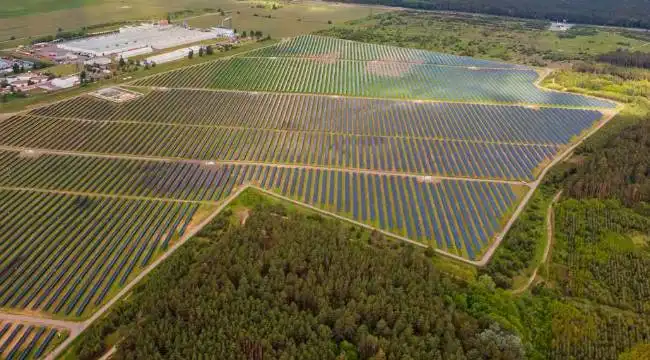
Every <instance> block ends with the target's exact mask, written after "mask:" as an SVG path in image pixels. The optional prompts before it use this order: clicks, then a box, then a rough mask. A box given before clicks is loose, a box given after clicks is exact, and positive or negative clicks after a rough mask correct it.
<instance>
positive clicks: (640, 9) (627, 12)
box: [330, 0, 650, 28]
mask: <svg viewBox="0 0 650 360" xmlns="http://www.w3.org/2000/svg"><path fill="white" fill-rule="evenodd" d="M330 1H331V0H330ZM343 2H347V3H362V4H368V3H369V4H380V5H388V6H400V7H406V8H413V9H423V10H450V11H462V12H471V13H484V14H492V15H502V16H513V17H522V18H531V19H548V20H551V19H552V20H568V21H569V22H574V23H581V24H597V25H616V26H623V27H640V28H650V17H648V16H647V14H648V13H650V3H648V2H647V1H645V0H630V1H627V2H626V3H625V4H620V3H618V2H616V1H614V0H592V1H563V0H549V1H538V0H345V1H343Z"/></svg>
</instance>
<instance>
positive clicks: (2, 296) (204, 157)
mask: <svg viewBox="0 0 650 360" xmlns="http://www.w3.org/2000/svg"><path fill="white" fill-rule="evenodd" d="M539 76H540V75H539V73H538V71H537V70H536V69H532V68H528V67H524V66H519V65H512V64H504V63H498V62H491V61H485V60H476V59H472V58H465V57H458V56H452V55H445V54H437V53H431V52H425V51H419V50H408V49H400V48H395V47H389V46H379V45H369V44H362V43H355V42H351V41H345V40H337V39H330V38H324V37H317V36H301V37H297V38H294V39H290V40H287V41H284V42H280V43H278V44H275V45H272V46H269V47H266V48H262V49H259V50H255V51H253V52H249V53H244V54H240V55H238V56H236V57H232V58H226V59H221V60H216V61H212V62H208V63H204V64H200V65H196V66H191V67H188V68H183V69H179V70H174V71H171V72H167V73H161V74H157V75H153V76H150V77H148V78H143V79H140V80H137V81H135V82H133V83H131V84H129V86H128V90H126V89H125V90H123V91H128V92H129V93H132V94H136V95H137V96H131V97H129V98H128V99H126V100H125V101H121V102H115V101H111V99H104V98H100V97H96V96H93V95H91V94H87V95H82V96H79V97H75V98H71V99H68V100H64V101H60V102H58V103H54V104H51V105H48V106H44V107H41V108H36V109H31V110H29V111H26V112H23V113H21V114H17V115H14V116H12V117H10V118H8V119H5V120H3V121H0V208H2V211H3V214H4V215H5V216H3V218H2V220H1V221H0V227H2V229H3V234H5V235H4V236H3V238H2V240H1V241H0V249H2V251H0V254H2V255H0V273H2V277H0V307H2V308H4V309H12V310H15V311H30V312H38V313H43V314H46V315H48V316H52V315H55V316H57V317H63V318H84V317H87V316H89V315H90V314H92V312H93V311H94V310H96V309H97V308H99V307H100V306H102V305H103V304H105V303H106V302H107V300H108V299H110V298H111V297H112V296H113V295H114V294H115V293H116V292H117V291H118V290H119V289H121V288H123V287H124V286H125V285H126V284H128V283H129V281H130V280H131V279H133V277H134V276H136V274H138V273H139V272H140V271H142V269H144V268H145V267H146V266H148V264H151V263H152V262H153V261H154V260H155V259H157V258H158V257H159V256H161V254H163V253H164V252H165V251H166V250H167V249H169V248H170V246H172V245H173V244H174V243H176V242H177V241H179V239H181V238H183V237H184V236H185V235H186V234H189V233H190V232H191V230H192V229H195V228H196V227H197V225H198V224H199V223H200V222H201V221H202V220H203V219H205V218H206V217H207V216H208V214H210V213H211V212H213V211H215V209H217V208H218V206H219V205H220V204H222V203H223V202H224V201H225V199H227V198H228V197H229V196H231V195H232V194H234V192H235V191H237V190H238V189H241V188H242V187H245V186H247V185H252V186H256V187H259V188H262V189H265V190H268V191H271V192H273V193H276V194H278V195H279V196H284V197H286V198H288V199H291V200H293V201H296V202H300V203H304V204H307V205H310V206H312V207H313V208H316V209H319V210H320V211H323V212H326V213H331V214H334V215H337V216H339V217H343V218H345V219H349V220H351V221H354V222H356V223H359V224H363V225H364V226H368V227H372V228H374V229H377V230H379V231H381V232H384V233H385V234H387V235H391V236H394V237H396V238H399V239H402V240H407V241H410V242H414V243H417V244H421V245H423V246H431V247H433V248H435V249H436V250H437V251H438V252H440V253H441V254H443V255H449V256H453V257H455V258H457V259H461V260H462V261H466V262H470V263H475V262H477V261H479V260H481V259H482V258H483V257H484V256H485V254H486V253H487V252H488V249H490V248H491V247H492V246H493V245H494V244H495V240H496V239H497V238H498V237H499V236H501V235H502V234H503V232H504V229H505V227H506V224H507V223H508V222H509V221H510V219H511V218H512V216H513V214H515V213H516V210H517V209H518V208H520V207H521V206H523V201H522V200H523V199H525V198H526V196H527V195H528V194H530V192H531V191H532V190H533V189H534V187H535V186H536V181H537V180H538V179H539V177H540V176H541V174H542V172H543V170H544V169H545V168H546V167H548V165H549V164H551V163H552V162H553V161H554V160H555V159H557V158H558V157H559V156H561V155H562V154H563V153H565V152H566V151H568V150H570V149H569V148H570V146H572V144H575V143H576V141H578V140H579V139H581V138H582V137H584V136H585V135H586V134H588V133H589V132H590V131H592V130H594V129H596V128H597V126H599V125H601V124H602V123H603V122H604V121H606V120H607V116H608V115H607V114H611V112H612V110H613V109H615V108H616V104H614V103H612V102H609V101H605V100H601V99H596V98H592V97H587V96H581V95H576V94H568V93H561V92H554V91H546V90H543V89H540V88H539V87H537V86H536V84H535V81H537V80H538V78H539Z"/></svg>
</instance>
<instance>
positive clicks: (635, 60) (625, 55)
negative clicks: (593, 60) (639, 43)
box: [598, 49, 650, 69]
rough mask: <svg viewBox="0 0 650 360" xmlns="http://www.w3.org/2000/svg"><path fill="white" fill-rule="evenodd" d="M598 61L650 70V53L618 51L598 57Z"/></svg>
mask: <svg viewBox="0 0 650 360" xmlns="http://www.w3.org/2000/svg"><path fill="white" fill-rule="evenodd" d="M598 61H602V62H606V63H609V64H612V65H617V66H625V67H639V68H644V69H650V53H646V52H641V51H628V50H621V49H619V50H616V51H612V52H608V53H606V54H602V55H599V56H598Z"/></svg>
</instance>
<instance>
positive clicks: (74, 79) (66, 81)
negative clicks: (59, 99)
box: [51, 76, 79, 89]
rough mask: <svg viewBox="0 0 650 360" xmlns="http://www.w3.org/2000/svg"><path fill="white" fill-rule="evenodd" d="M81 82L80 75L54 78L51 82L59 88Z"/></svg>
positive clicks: (65, 87) (69, 86)
mask: <svg viewBox="0 0 650 360" xmlns="http://www.w3.org/2000/svg"><path fill="white" fill-rule="evenodd" d="M78 83H79V77H78V76H70V77H67V78H59V79H53V80H52V81H51V84H52V85H53V86H55V87H57V88H59V89H67V88H71V87H73V86H75V85H77V84H78Z"/></svg>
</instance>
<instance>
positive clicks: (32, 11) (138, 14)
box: [0, 0, 386, 47]
mask: <svg viewBox="0 0 650 360" xmlns="http://www.w3.org/2000/svg"><path fill="white" fill-rule="evenodd" d="M11 1H13V0H11ZM40 2H41V1H28V2H15V3H14V4H11V5H12V6H10V7H8V8H7V7H4V4H3V9H0V19H2V20H0V21H1V23H2V25H1V26H0V47H7V46H16V45H18V44H19V43H20V42H23V43H25V42H29V38H31V37H38V36H44V35H54V34H55V33H56V32H57V30H58V29H62V30H64V31H72V30H77V29H80V28H82V27H87V26H93V27H96V28H93V29H92V30H90V31H101V30H102V29H103V28H105V27H102V26H100V27H97V26H98V25H101V24H107V25H108V24H111V23H115V22H120V21H151V20H152V19H165V18H166V17H167V14H168V13H170V12H183V11H186V12H185V13H179V15H178V16H177V17H175V18H174V19H173V21H177V22H182V21H188V23H189V24H190V25H191V26H197V27H213V26H217V25H220V24H221V20H222V17H220V16H219V14H218V12H217V10H219V9H221V10H223V11H224V12H227V14H228V16H230V17H232V18H233V27H234V28H237V29H238V30H242V31H244V30H245V31H249V30H260V31H263V32H264V33H265V34H271V35H272V36H274V37H287V36H296V35H300V34H305V33H310V32H312V31H316V30H322V29H326V28H327V27H328V26H330V25H329V24H328V21H332V22H333V23H343V22H344V21H348V20H353V19H357V18H360V17H365V16H368V15H369V14H370V12H371V10H370V8H369V7H365V6H357V5H338V4H327V3H322V2H309V1H307V2H303V3H298V4H285V5H282V7H281V8H280V9H277V10H270V9H269V10H266V9H265V8H264V6H262V8H257V7H256V6H257V5H258V4H260V2H254V1H236V0H217V1H207V0H182V1H174V2H169V1H159V0H135V1H128V2H125V1H123V0H102V1H99V2H97V1H90V0H75V1H46V2H45V3H44V4H40ZM262 4H265V3H262ZM3 10H4V12H3ZM237 11H239V12H240V14H237ZM384 11H386V10H383V9H379V8H378V9H375V10H374V12H375V13H380V12H384ZM255 13H258V15H262V14H264V15H265V16H266V15H268V14H272V18H271V19H269V18H265V17H263V16H253V14H255ZM211 14H212V15H211ZM298 19H301V20H300V21H299V20H298ZM113 27H114V26H113ZM11 38H15V39H17V41H11Z"/></svg>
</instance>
